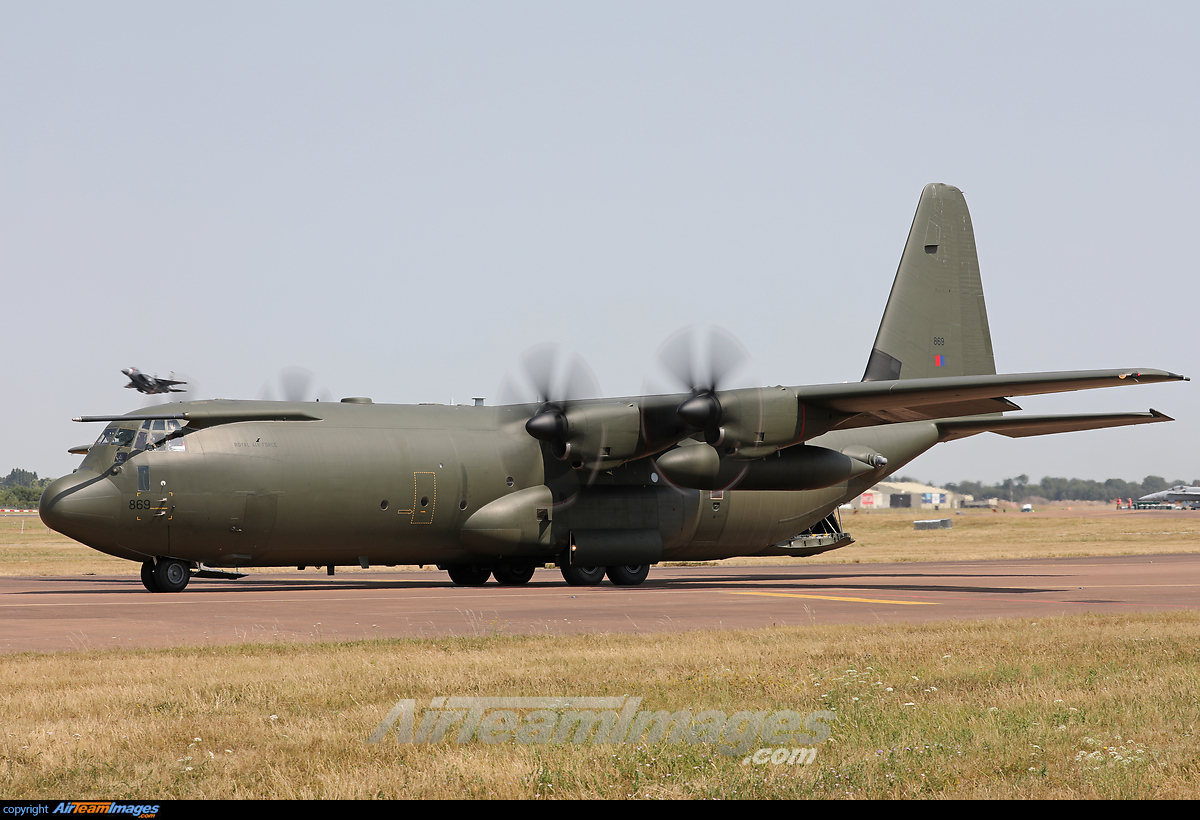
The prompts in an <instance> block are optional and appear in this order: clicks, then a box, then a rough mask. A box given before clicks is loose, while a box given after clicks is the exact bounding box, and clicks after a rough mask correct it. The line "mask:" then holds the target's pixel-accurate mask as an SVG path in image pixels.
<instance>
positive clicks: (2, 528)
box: [0, 505, 1200, 576]
mask: <svg viewBox="0 0 1200 820" xmlns="http://www.w3.org/2000/svg"><path fill="white" fill-rule="evenodd" d="M923 518H951V519H952V520H953V522H954V526H953V527H952V528H951V529H949V530H921V531H915V530H914V529H913V521H915V520H919V519H923ZM842 527H843V528H844V529H845V530H846V531H847V532H849V533H850V534H851V535H852V536H854V539H855V542H856V543H854V544H852V545H851V546H849V547H846V548H843V549H840V550H835V551H834V552H830V553H827V554H825V555H822V556H819V557H817V558H808V559H804V558H801V559H796V558H733V559H730V560H729V561H727V562H724V563H727V564H756V565H761V564H774V563H785V564H804V563H812V562H813V561H819V562H821V563H874V562H891V561H983V560H995V559H1001V558H1037V557H1043V558H1044V557H1068V556H1077V555H1153V554H1156V553H1167V552H1200V510H1198V511H1194V512H1192V511H1128V510H1114V509H1113V508H1112V507H1111V506H1109V505H1103V506H1100V505H1093V506H1086V505H1085V506H1079V505H1072V506H1071V507H1070V508H1068V507H1067V506H1065V505H1063V506H1059V507H1054V508H1051V509H1048V510H1045V511H1039V512H1034V513H1019V512H1016V511H1015V510H1010V511H1008V512H998V513H993V512H990V511H986V510H971V511H967V512H964V513H962V514H957V513H955V512H953V511H941V512H934V511H923V510H906V511H882V510H881V511H873V512H864V513H858V514H853V513H848V512H847V513H844V514H843V516H842ZM138 569H139V568H138V565H137V564H134V563H132V562H130V561H123V560H121V559H119V558H112V557H110V556H107V555H104V554H102V553H99V552H96V551H95V550H92V549H89V548H88V547H85V546H83V545H82V544H80V543H78V542H76V541H72V540H71V539H69V538H67V537H66V536H63V535H59V534H58V533H56V532H51V531H48V530H47V529H46V527H45V525H43V524H42V522H41V521H40V520H39V519H38V518H37V516H36V515H35V516H0V575H23V576H28V575H87V574H92V575H137V574H138ZM408 569H416V567H409V568H408ZM250 571H251V572H254V571H255V570H250ZM266 571H269V572H279V570H278V569H270V570H266ZM365 571H366V572H370V571H371V570H365ZM353 572H364V570H361V569H359V568H358V567H339V568H338V574H339V575H340V574H342V573H353Z"/></svg>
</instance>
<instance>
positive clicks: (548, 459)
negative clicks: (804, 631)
mask: <svg viewBox="0 0 1200 820" xmlns="http://www.w3.org/2000/svg"><path fill="white" fill-rule="evenodd" d="M743 279H744V277H743ZM855 286H856V287H859V286H861V277H859V278H858V279H856V285H855ZM727 287H728V288H730V289H734V290H736V289H738V288H744V282H741V281H739V282H737V283H734V282H730V283H727ZM796 290H797V292H796V293H795V294H793V296H794V297H795V298H792V299H790V300H788V307H787V308H786V309H785V310H782V311H780V310H775V309H773V307H772V305H773V304H778V303H779V302H780V301H781V300H782V298H783V294H768V298H767V299H766V300H763V299H762V294H759V293H757V292H756V291H755V292H751V291H750V290H749V289H746V290H744V291H743V293H744V295H745V296H747V297H748V298H747V299H746V300H743V301H746V302H747V303H748V302H749V301H751V299H750V298H749V297H750V296H751V295H753V299H752V301H753V311H754V312H753V317H754V318H753V320H754V321H756V322H759V321H770V320H771V317H772V316H773V315H774V316H777V317H778V327H779V338H780V343H781V344H784V343H791V341H790V340H792V339H794V338H796V332H795V328H796V326H797V325H796V320H797V318H798V317H801V316H802V315H803V311H804V310H805V309H807V308H806V306H805V303H804V301H803V299H802V298H801V297H802V296H803V285H802V284H801V283H797V285H796ZM739 303H740V302H739V300H736V299H730V300H729V302H728V304H729V305H730V307H731V309H732V308H734V307H735V306H736V305H738V304H739ZM814 309H816V308H814ZM843 315H844V316H845V327H844V335H845V336H850V335H851V334H853V333H858V334H861V333H862V332H863V329H862V328H860V327H858V321H859V319H860V318H861V317H859V316H858V314H857V313H856V312H855V311H854V310H853V309H849V310H845V311H844V312H843ZM547 321H557V314H553V315H552V314H547ZM681 338H686V339H689V341H687V342H686V343H678V344H674V343H672V344H668V345H667V347H666V348H665V350H667V351H668V352H670V353H671V355H670V356H669V357H668V358H670V359H671V360H673V362H674V366H673V368H672V369H673V370H674V372H675V374H676V376H677V379H678V380H679V381H680V382H681V385H682V386H683V388H684V389H683V390H682V391H681V392H678V393H674V394H668V395H651V396H631V397H628V398H619V399H604V398H597V397H595V395H594V394H591V395H581V394H580V393H581V390H580V389H578V387H579V385H580V384H582V381H580V380H578V379H575V378H573V377H568V378H559V379H558V380H557V384H556V380H555V379H553V378H551V373H552V368H550V367H548V366H544V365H545V363H546V362H547V361H548V358H547V357H544V356H540V357H536V358H530V357H527V365H529V364H530V363H531V362H532V363H537V362H541V363H542V364H539V365H537V366H535V367H530V370H531V371H532V372H531V373H530V375H531V379H530V381H531V382H532V383H533V384H534V385H535V386H536V387H537V392H538V397H537V400H536V401H532V402H529V403H524V404H509V405H502V406H496V407H492V406H481V405H474V406H466V405H451V406H446V405H407V406H401V405H384V404H374V403H372V401H371V400H370V399H369V398H365V397H354V398H346V399H342V401H341V402H303V401H283V402H276V401H227V400H221V401H189V402H179V403H174V404H164V405H160V406H157V407H150V408H146V409H143V410H138V411H134V412H131V413H127V414H125V415H105V416H89V417H81V418H78V419H76V421H84V422H104V423H105V429H104V432H102V433H101V434H100V437H99V438H98V439H97V440H96V441H95V443H94V444H92V445H90V446H87V445H85V446H84V447H82V448H80V449H81V450H84V451H86V456H85V457H84V459H83V461H82V463H81V464H80V465H79V468H78V469H77V470H76V471H75V472H73V473H71V474H70V475H67V476H64V477H62V478H60V479H58V480H57V481H55V482H53V483H52V484H50V486H49V487H47V488H46V491H45V492H44V494H43V495H42V500H41V505H40V511H41V517H42V520H43V521H44V522H45V523H46V525H47V526H48V527H51V528H52V529H55V530H58V531H59V532H61V533H63V534H65V535H67V536H69V537H71V538H74V539H76V540H78V541H82V542H83V543H85V544H87V545H89V546H91V547H94V548H95V549H98V550H100V551H102V552H106V553H109V554H110V555H115V556H117V557H120V558H125V559H128V560H131V561H137V562H138V563H140V564H141V565H142V582H143V584H145V586H146V588H147V589H149V590H151V591H153V592H178V591H180V590H182V589H183V588H184V587H185V586H187V583H188V580H189V579H190V578H191V577H193V576H194V575H195V576H199V577H211V576H213V575H218V574H220V573H221V571H220V570H217V569H215V568H218V567H226V568H234V569H236V568H239V567H248V566H259V567H282V566H296V567H300V568H301V569H303V568H305V567H311V566H318V567H320V566H324V567H326V568H327V571H328V572H329V573H330V574H332V573H333V572H334V568H335V567H336V566H339V565H341V566H346V565H357V566H361V567H364V568H365V567H369V566H371V565H380V564H382V565H395V564H434V565H437V566H439V567H440V568H442V569H445V570H447V571H448V572H449V573H450V579H451V580H452V581H453V582H454V583H456V584H460V585H468V586H476V585H480V584H484V583H486V582H487V581H488V579H489V578H490V577H494V578H495V579H496V581H497V582H499V583H501V584H508V585H513V584H524V583H527V582H528V581H529V580H530V579H531V578H532V576H533V574H534V570H535V569H536V568H537V567H540V566H543V565H545V564H556V565H557V566H558V567H560V569H561V572H562V576H563V578H564V579H565V580H566V582H567V583H568V584H573V585H594V584H599V583H600V582H601V581H602V580H603V579H604V577H605V576H606V575H607V577H608V578H609V580H611V581H612V582H613V583H614V584H618V585H626V586H627V585H636V584H640V583H641V582H642V581H644V580H645V579H646V575H647V573H648V572H649V570H650V566H651V565H652V564H656V563H658V562H660V561H711V560H718V559H722V558H731V557H733V556H739V555H745V556H767V555H790V556H810V555H815V554H818V553H821V552H824V551H827V550H831V549H837V548H839V547H844V546H846V545H848V544H850V543H852V542H853V539H852V538H851V537H850V535H849V534H848V533H845V532H843V531H842V528H841V522H840V520H839V519H838V515H837V510H838V507H839V505H841V504H843V503H844V502H846V501H847V500H849V499H852V498H854V497H855V496H857V495H859V494H861V493H863V492H864V491H866V490H867V489H869V488H870V487H872V486H873V485H875V484H876V483H878V482H880V481H882V480H883V479H884V478H885V477H886V476H888V475H890V474H892V473H894V472H896V471H897V470H899V469H901V468H903V467H904V466H905V465H906V464H908V462H910V461H912V460H913V459H914V458H916V457H917V456H919V455H920V454H921V453H924V452H925V451H926V450H929V449H930V448H931V447H933V446H934V445H936V444H938V443H939V442H945V441H951V440H954V439H960V438H965V437H967V436H973V435H976V434H978V433H987V432H991V433H999V434H1000V435H1003V436H1009V437H1012V438H1018V437H1023V436H1040V435H1046V434H1050V433H1063V432H1068V431H1073V430H1094V429H1098V428H1102V427H1116V426H1120V425H1129V424H1145V423H1154V422H1162V421H1170V420H1171V419H1169V418H1168V417H1167V416H1165V415H1163V414H1162V413H1159V412H1157V411H1155V410H1150V411H1149V412H1144V413H1090V414H1089V413H1085V414H1068V415H1033V414H1028V415H1025V414H1014V413H1012V412H1011V411H1016V410H1020V408H1019V407H1017V405H1015V404H1014V403H1013V402H1011V401H1010V400H1009V399H1010V398H1011V397H1013V396H1032V395H1038V394H1044V393H1061V392H1066V391H1072V390H1086V389H1092V388H1098V387H1118V386H1123V385H1133V384H1155V383H1158V382H1168V381H1181V380H1184V377H1183V376H1179V375H1176V374H1174V373H1170V372H1167V371H1164V370H1147V369H1141V368H1115V369H1109V370H1087V371H1064V372H1057V373H1019V374H1015V375H997V374H996V366H995V360H994V358H993V355H992V337H991V332H990V331H989V329H988V319H987V311H986V309H985V307H984V300H983V286H982V284H981V282H980V278H979V264H978V260H977V258H976V253H975V235H974V231H973V229H972V227H971V218H970V215H969V214H968V212H967V205H966V201H965V200H964V199H963V195H962V192H961V191H959V190H958V189H957V188H954V187H951V186H949V185H940V184H935V185H929V186H927V187H926V188H925V190H924V192H923V193H922V195H921V200H920V203H919V205H918V206H917V213H916V217H915V218H914V220H913V224H912V228H911V230H910V233H909V237H908V243H907V245H906V247H905V249H904V253H903V255H902V257H901V259H900V267H899V270H898V271H897V273H896V277H895V280H894V282H893V285H892V291H891V296H890V297H889V299H888V303H887V307H886V308H885V309H884V313H883V321H882V323H881V324H880V326H879V330H878V333H877V334H876V336H875V344H874V346H873V348H872V350H871V352H870V357H869V358H868V360H867V366H866V372H865V373H864V375H863V378H862V381H860V382H856V383H841V384H821V385H798V386H792V387H787V386H782V385H776V386H773V387H756V388H745V389H726V388H724V387H723V386H722V382H723V381H725V380H726V379H727V377H728V373H729V364H730V363H731V362H736V360H737V356H730V355H728V352H727V351H725V352H723V351H722V350H721V345H720V344H717V345H714V346H713V352H712V354H710V355H709V356H708V362H707V364H705V365H700V364H699V363H698V361H697V358H698V357H696V356H695V349H696V348H697V347H698V345H695V344H693V343H692V342H691V341H690V337H687V336H684V337H681ZM830 341H832V340H830ZM437 355H438V348H437V340H436V339H433V340H430V349H429V350H428V351H427V352H426V353H425V354H424V356H425V358H426V359H436V357H437ZM558 385H565V386H558ZM231 575H233V573H226V574H225V577H230V576H231Z"/></svg>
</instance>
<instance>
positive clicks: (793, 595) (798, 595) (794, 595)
mask: <svg viewBox="0 0 1200 820" xmlns="http://www.w3.org/2000/svg"><path fill="white" fill-rule="evenodd" d="M729 594H730V595H769V596H772V597H775V598H819V599H821V600H822V601H853V602H855V603H859V604H905V605H907V606H937V602H936V601H885V600H882V599H880V598H842V597H838V596H836V595H804V594H801V593H798V592H731V593H729Z"/></svg>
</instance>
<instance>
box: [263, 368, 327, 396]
mask: <svg viewBox="0 0 1200 820" xmlns="http://www.w3.org/2000/svg"><path fill="white" fill-rule="evenodd" d="M316 380H317V375H316V374H315V373H313V372H312V371H311V370H306V369H304V368H303V367H285V368H283V370H281V371H279V387H280V391H281V393H282V395H283V401H333V394H332V393H330V392H329V388H326V387H322V388H321V389H320V390H318V389H317V388H316ZM258 400H259V401H277V399H276V398H275V390H274V388H273V387H272V386H271V383H270V382H263V386H262V388H261V389H260V390H259V391H258Z"/></svg>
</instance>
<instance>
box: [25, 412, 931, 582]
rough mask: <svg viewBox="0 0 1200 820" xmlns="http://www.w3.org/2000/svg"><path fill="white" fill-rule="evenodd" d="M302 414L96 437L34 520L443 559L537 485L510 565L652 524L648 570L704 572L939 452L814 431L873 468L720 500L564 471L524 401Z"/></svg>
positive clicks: (475, 555) (636, 478)
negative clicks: (149, 434)
mask: <svg viewBox="0 0 1200 820" xmlns="http://www.w3.org/2000/svg"><path fill="white" fill-rule="evenodd" d="M187 407H188V405H187V404H175V405H169V406H166V407H163V408H149V409H148V410H147V411H144V412H151V411H153V410H165V409H175V408H183V409H187ZM313 407H316V408H319V414H320V416H321V418H320V420H316V421H282V422H281V421H269V422H241V423H235V424H222V425H217V426H213V427H208V428H204V429H199V430H195V431H191V432H188V433H187V434H186V435H183V436H181V437H179V438H177V439H173V440H171V441H169V442H162V443H160V444H159V446H158V447H156V448H151V449H139V448H138V447H137V445H136V443H131V444H128V445H120V444H116V443H98V444H96V445H94V446H93V447H92V448H91V450H90V451H89V452H88V454H87V456H86V458H85V459H84V461H83V463H82V464H81V465H80V469H79V471H78V472H76V473H74V474H72V475H70V476H66V477H64V478H63V479H60V480H59V483H58V484H56V485H51V488H49V489H48V490H47V494H46V497H45V499H44V500H43V508H44V509H52V508H53V506H54V505H55V503H56V502H58V501H59V498H58V496H66V495H67V494H75V495H78V496H79V497H78V498H75V499H72V500H71V501H70V502H69V503H71V504H73V505H74V506H73V507H72V509H73V510H74V512H75V513H76V514H74V515H72V516H71V521H70V523H69V524H68V525H66V526H63V523H62V522H61V521H58V522H56V524H55V526H56V528H57V529H60V530H61V531H63V532H64V533H65V534H67V535H70V536H71V537H73V538H76V539H77V540H79V541H81V542H83V543H85V544H88V545H89V546H91V547H94V548H96V549H98V550H101V551H103V552H107V553H110V554H112V555H115V556H118V557H121V558H126V559H129V560H133V561H138V562H141V561H145V560H146V559H147V558H148V557H153V556H170V557H174V558H180V559H184V560H188V561H194V562H199V563H203V564H207V565H209V566H224V567H237V566H289V565H292V566H304V565H308V566H312V565H318V566H320V565H328V564H334V565H350V564H359V563H361V562H363V561H366V562H367V563H369V564H370V565H380V564H382V565H391V564H454V563H470V562H472V561H475V560H484V559H494V558H495V557H496V554H495V553H494V552H493V553H491V554H490V555H489V554H481V553H480V552H479V551H478V550H473V549H472V548H470V547H468V546H467V545H466V544H464V542H463V539H462V530H463V526H464V524H465V523H466V522H467V520H468V519H469V518H470V517H471V516H472V515H473V514H474V513H475V512H477V511H478V510H479V509H480V508H482V507H484V506H485V505H487V504H488V503H489V502H492V501H494V500H496V499H500V498H502V497H504V496H506V495H509V494H512V493H515V492H518V491H520V490H523V489H525V488H530V487H537V486H539V485H543V484H544V485H546V486H548V487H549V488H550V490H551V492H552V493H553V505H552V509H551V511H550V513H549V516H548V517H549V519H550V521H549V522H548V526H549V529H550V532H549V535H548V538H547V539H546V540H545V541H544V542H543V543H542V544H540V545H537V546H535V547H533V548H525V549H523V550H522V551H521V552H520V554H524V555H527V556H534V557H543V558H544V559H545V560H546V561H547V562H552V561H553V560H554V557H555V555H556V554H558V553H560V552H561V551H562V550H563V549H565V548H566V546H567V545H568V544H569V542H570V534H571V532H572V531H573V530H574V531H579V530H588V531H596V530H614V531H626V530H640V531H645V530H657V531H658V533H659V534H660V536H661V541H662V546H663V553H662V557H663V560H709V559H719V558H728V557H731V556H736V555H755V554H761V553H763V552H764V551H766V550H767V549H768V548H769V547H770V546H771V545H773V544H777V543H779V542H781V541H785V540H787V539H789V538H791V537H792V536H794V535H796V534H797V533H800V532H802V531H804V530H805V529H807V528H808V527H809V526H810V525H812V524H813V523H815V522H817V521H820V520H821V519H822V518H824V517H825V516H827V515H828V514H829V513H830V512H831V511H832V510H833V509H835V508H836V507H837V506H838V505H839V504H841V503H843V502H844V501H846V500H847V499H849V498H852V497H854V496H855V495H857V494H859V493H861V492H862V491H863V490H865V489H867V488H868V487H870V486H871V485H872V484H874V483H875V482H877V481H879V480H880V478H881V477H882V476H883V475H885V474H886V473H890V472H892V471H894V470H895V469H897V468H899V467H900V466H902V465H903V464H905V463H906V462H908V461H910V460H911V459H912V458H914V457H916V456H917V455H919V454H920V453H921V452H924V451H925V450H927V449H928V448H929V447H931V446H932V445H933V444H934V443H936V441H937V440H938V433H937V429H936V427H935V425H933V424H932V423H927V422H922V423H913V424H899V425H889V426H886V427H877V428H864V429H856V430H851V431H845V432H833V433H827V434H825V435H824V436H821V437H819V438H817V439H813V440H812V441H810V442H809V444H810V445H820V446H826V447H833V448H840V447H844V446H847V445H849V444H852V443H854V444H864V445H866V446H869V447H871V448H872V449H875V450H877V451H879V452H881V453H883V454H884V455H886V456H887V458H888V460H889V463H888V467H887V469H886V471H885V470H878V471H875V472H872V473H870V474H868V475H864V476H860V477H857V478H855V479H851V480H850V481H846V482H842V483H840V484H837V485H835V486H831V487H827V488H825V489H820V490H810V491H739V490H736V489H733V490H727V491H725V492H723V493H722V492H720V491H715V492H714V491H705V490H691V489H684V488H679V487H674V486H671V485H670V484H669V482H667V480H666V479H665V478H664V476H663V475H662V473H661V471H659V470H658V469H657V468H656V465H655V463H654V460H653V459H652V458H642V459H638V460H636V461H631V462H629V463H627V464H624V465H622V466H620V467H616V468H615V469H613V470H611V471H597V472H594V473H593V472H590V471H588V470H578V469H572V468H571V467H569V466H568V465H566V464H565V463H563V462H561V461H558V460H556V459H554V458H553V457H551V456H550V454H549V453H548V452H547V450H548V448H547V447H546V445H543V444H540V443H539V442H537V441H535V440H533V439H532V438H530V436H529V435H528V434H527V433H526V432H525V429H524V426H523V425H524V422H525V420H526V419H527V418H528V416H529V412H528V408H524V407H519V406H514V407H474V406H443V405H415V406H412V405H375V404H318V405H313ZM140 425H141V422H140V421H133V420H131V421H129V422H116V423H115V426H116V427H124V428H125V429H129V430H134V429H137V428H139V426H140ZM103 438H104V437H103V436H102V440H103ZM127 438H128V437H127ZM514 554H515V553H514Z"/></svg>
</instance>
